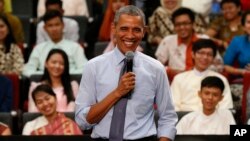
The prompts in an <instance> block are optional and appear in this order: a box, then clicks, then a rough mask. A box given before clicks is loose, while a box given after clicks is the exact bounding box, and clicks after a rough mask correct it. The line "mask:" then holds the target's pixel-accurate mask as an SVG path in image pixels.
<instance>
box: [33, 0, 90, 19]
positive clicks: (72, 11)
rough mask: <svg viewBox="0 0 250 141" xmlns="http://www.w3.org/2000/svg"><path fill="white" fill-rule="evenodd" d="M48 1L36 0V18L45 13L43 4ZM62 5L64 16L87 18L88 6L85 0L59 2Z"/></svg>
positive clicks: (63, 0)
mask: <svg viewBox="0 0 250 141" xmlns="http://www.w3.org/2000/svg"><path fill="white" fill-rule="evenodd" d="M47 1H50V0H38V6H37V16H38V17H41V16H43V15H44V13H45V11H46V7H45V3H46V2H47ZM60 1H62V3H63V5H62V8H63V9H64V11H65V13H64V15H65V16H86V17H89V11H88V5H87V2H86V0H60Z"/></svg>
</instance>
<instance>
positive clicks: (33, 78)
mask: <svg viewBox="0 0 250 141" xmlns="http://www.w3.org/2000/svg"><path fill="white" fill-rule="evenodd" d="M70 77H71V80H75V81H77V82H78V84H80V82H81V78H82V74H71V75H70ZM41 78H42V75H41V74H35V75H31V76H30V78H29V79H30V82H32V81H34V82H39V81H40V80H41Z"/></svg>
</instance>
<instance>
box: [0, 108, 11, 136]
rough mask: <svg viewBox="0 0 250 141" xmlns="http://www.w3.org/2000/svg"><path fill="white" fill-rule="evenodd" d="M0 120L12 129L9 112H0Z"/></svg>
mask: <svg viewBox="0 0 250 141" xmlns="http://www.w3.org/2000/svg"><path fill="white" fill-rule="evenodd" d="M0 121H1V122H3V123H5V124H6V125H8V126H9V128H10V129H11V131H12V130H13V117H12V115H11V113H4V112H0Z"/></svg>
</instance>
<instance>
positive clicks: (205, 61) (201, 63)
mask: <svg viewBox="0 0 250 141" xmlns="http://www.w3.org/2000/svg"><path fill="white" fill-rule="evenodd" d="M192 56H193V59H194V64H195V68H196V69H197V70H199V71H201V72H202V71H205V70H206V69H207V68H208V67H209V66H210V65H211V64H212V63H213V60H214V54H213V50H212V49H211V48H201V49H200V50H198V51H196V52H195V53H192Z"/></svg>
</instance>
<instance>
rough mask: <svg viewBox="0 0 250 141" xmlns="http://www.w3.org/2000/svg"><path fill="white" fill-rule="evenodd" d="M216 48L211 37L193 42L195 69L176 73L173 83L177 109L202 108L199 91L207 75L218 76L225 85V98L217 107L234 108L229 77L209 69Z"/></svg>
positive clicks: (172, 88) (192, 109) (191, 109)
mask: <svg viewBox="0 0 250 141" xmlns="http://www.w3.org/2000/svg"><path fill="white" fill-rule="evenodd" d="M216 48H217V46H216V44H215V43H214V42H213V41H212V40H210V39H199V40H197V41H196V42H195V43H194V44H193V49H192V50H193V51H192V58H193V61H194V68H193V70H189V71H186V72H183V73H180V74H178V75H176V76H175V77H174V79H173V81H172V83H171V90H172V94H173V101H174V106H175V110H176V111H197V110H200V109H201V108H202V103H201V101H200V99H199V97H198V95H197V92H198V91H199V89H200V85H201V81H202V79H203V78H205V77H207V76H217V77H219V78H220V79H221V80H222V81H223V83H224V85H225V90H224V91H223V95H224V98H223V100H221V101H220V102H219V104H218V105H217V107H218V108H219V109H231V108H233V101H232V94H231V91H230V87H229V83H228V81H227V79H226V78H225V77H224V76H223V75H221V74H219V73H217V72H214V71H212V70H209V67H210V66H211V64H212V63H213V60H214V58H215V55H216V52H217V51H216Z"/></svg>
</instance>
